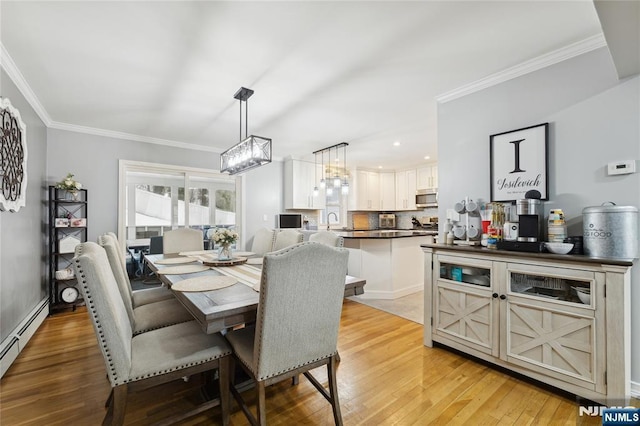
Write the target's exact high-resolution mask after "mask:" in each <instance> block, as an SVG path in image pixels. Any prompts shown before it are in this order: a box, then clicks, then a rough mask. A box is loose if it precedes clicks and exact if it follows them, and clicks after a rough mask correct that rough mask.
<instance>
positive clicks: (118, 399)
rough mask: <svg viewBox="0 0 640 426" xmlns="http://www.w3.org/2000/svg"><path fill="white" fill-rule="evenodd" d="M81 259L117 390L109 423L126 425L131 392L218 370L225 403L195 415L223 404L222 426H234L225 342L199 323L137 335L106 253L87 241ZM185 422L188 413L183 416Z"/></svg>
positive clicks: (80, 271) (79, 267) (81, 275)
mask: <svg viewBox="0 0 640 426" xmlns="http://www.w3.org/2000/svg"><path fill="white" fill-rule="evenodd" d="M75 254H76V257H75V258H74V267H75V270H76V276H77V277H78V281H79V283H80V287H81V291H82V293H83V296H84V300H85V301H86V303H87V307H88V312H89V315H90V316H91V320H92V322H93V326H94V330H95V333H96V337H97V339H98V344H99V346H100V349H101V351H102V355H103V357H104V361H105V364H106V368H107V376H108V378H109V382H110V383H111V387H112V393H111V396H110V397H109V399H108V401H107V403H108V411H107V413H106V414H105V417H104V420H103V424H115V425H121V424H123V422H124V417H125V411H126V403H127V394H128V393H129V391H136V390H142V389H147V388H150V387H152V386H156V385H159V384H161V383H166V382H169V381H173V380H177V379H180V378H181V377H184V376H190V375H193V374H199V373H203V372H208V371H210V370H212V369H216V368H218V369H219V377H220V399H219V400H212V401H208V402H207V403H206V405H203V406H200V407H198V409H195V410H193V411H192V412H191V413H192V414H197V413H198V412H201V411H202V410H204V409H207V408H209V407H213V406H215V405H217V404H218V402H219V403H220V405H221V409H222V420H223V421H222V422H223V424H228V421H229V402H230V401H229V400H230V398H229V383H228V382H229V357H228V355H230V354H231V348H230V347H229V345H228V344H227V342H226V341H225V339H224V337H222V336H221V335H220V334H205V333H203V332H202V329H201V328H200V327H199V326H198V325H197V323H196V322H195V321H191V322H186V323H182V324H176V325H172V326H169V327H164V328H161V329H158V330H153V331H149V332H147V333H143V334H139V335H136V336H134V335H133V330H132V329H131V325H130V323H129V321H128V318H127V312H126V308H125V304H124V302H123V300H122V298H121V297H120V294H119V293H118V290H117V285H116V283H115V277H114V276H113V272H112V270H111V267H110V265H109V261H108V259H107V254H106V253H105V250H104V249H103V248H101V247H100V246H99V245H97V244H96V243H93V242H87V243H82V244H79V245H78V246H76V252H75ZM157 398H158V399H161V397H157ZM184 417H185V414H181V415H179V416H178V418H184Z"/></svg>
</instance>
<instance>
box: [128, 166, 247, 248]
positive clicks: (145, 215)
mask: <svg viewBox="0 0 640 426" xmlns="http://www.w3.org/2000/svg"><path fill="white" fill-rule="evenodd" d="M120 182H121V183H120V203H119V204H120V205H119V215H118V231H119V237H120V238H122V237H123V236H124V237H125V238H124V239H126V240H132V239H139V238H149V237H152V236H156V235H163V234H164V233H165V232H166V231H168V230H171V229H175V228H180V227H190V228H195V229H201V230H202V231H203V233H204V235H205V237H206V235H207V232H208V230H209V229H212V228H217V227H225V228H231V229H235V230H236V231H237V232H238V233H240V228H241V226H240V224H239V223H238V220H239V218H240V217H241V216H240V215H239V213H240V211H241V208H240V205H239V200H240V197H237V196H236V195H237V193H238V192H239V188H240V182H241V178H239V177H231V176H227V175H223V174H220V173H217V172H215V171H210V170H203V169H188V168H180V167H176V166H167V165H161V164H150V163H138V162H130V161H124V160H121V161H120ZM185 188H188V191H185ZM241 240H242V237H241Z"/></svg>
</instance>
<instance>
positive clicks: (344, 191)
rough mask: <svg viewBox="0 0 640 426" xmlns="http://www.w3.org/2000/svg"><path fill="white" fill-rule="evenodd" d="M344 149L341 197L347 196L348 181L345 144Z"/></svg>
mask: <svg viewBox="0 0 640 426" xmlns="http://www.w3.org/2000/svg"><path fill="white" fill-rule="evenodd" d="M343 148H344V175H343V176H342V195H347V194H349V179H348V173H349V172H348V171H347V144H344V145H343Z"/></svg>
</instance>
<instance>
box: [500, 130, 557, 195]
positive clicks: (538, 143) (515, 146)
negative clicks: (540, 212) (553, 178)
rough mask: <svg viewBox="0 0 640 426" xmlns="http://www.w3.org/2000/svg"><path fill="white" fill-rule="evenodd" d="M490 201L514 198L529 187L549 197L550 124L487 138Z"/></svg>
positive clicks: (522, 193)
mask: <svg viewBox="0 0 640 426" xmlns="http://www.w3.org/2000/svg"><path fill="white" fill-rule="evenodd" d="M490 145H491V147H490V156H491V171H490V175H491V201H515V200H518V199H522V198H525V193H527V192H528V191H531V190H537V191H538V192H540V199H542V200H548V199H549V180H548V176H547V170H548V168H549V157H548V155H547V152H548V147H549V123H542V124H537V125H535V126H531V127H525V128H523V129H518V130H511V131H508V132H504V133H497V134H495V135H491V137H490Z"/></svg>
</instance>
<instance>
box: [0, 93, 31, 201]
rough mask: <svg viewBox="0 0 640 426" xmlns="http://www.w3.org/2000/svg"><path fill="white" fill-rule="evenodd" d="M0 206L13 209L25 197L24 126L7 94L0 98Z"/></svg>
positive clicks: (25, 158) (25, 153) (25, 160)
mask: <svg viewBox="0 0 640 426" xmlns="http://www.w3.org/2000/svg"><path fill="white" fill-rule="evenodd" d="M0 119H1V120H2V135H1V136H2V139H1V140H0V185H1V186H0V210H2V211H12V212H17V211H18V210H20V207H24V206H25V204H26V199H27V129H26V127H25V125H24V123H23V122H22V119H21V118H20V112H18V110H17V109H15V108H14V107H13V105H11V101H9V99H8V98H2V99H1V100H0Z"/></svg>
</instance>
